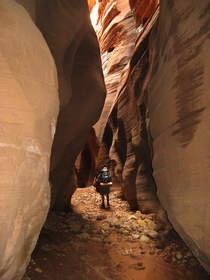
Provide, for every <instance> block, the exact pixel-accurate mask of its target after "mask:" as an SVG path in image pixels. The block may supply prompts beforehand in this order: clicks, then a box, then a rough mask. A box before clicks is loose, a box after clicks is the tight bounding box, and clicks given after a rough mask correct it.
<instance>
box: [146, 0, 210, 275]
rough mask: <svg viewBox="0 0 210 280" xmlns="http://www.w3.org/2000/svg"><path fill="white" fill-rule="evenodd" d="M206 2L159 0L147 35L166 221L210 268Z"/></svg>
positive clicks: (157, 174) (155, 162) (152, 127)
mask: <svg viewBox="0 0 210 280" xmlns="http://www.w3.org/2000/svg"><path fill="white" fill-rule="evenodd" d="M209 23H210V9H209V1H202V2H200V3H199V5H197V4H196V3H194V2H193V1H166V0H165V1H162V2H161V9H160V18H159V22H158V25H156V26H155V28H154V29H153V31H152V34H151V37H150V43H149V44H150V61H151V66H152V67H151V69H152V70H151V75H150V77H151V78H150V81H149V83H148V112H149V131H150V133H151V139H152V146H153V159H152V166H153V169H154V172H153V175H154V178H155V182H156V184H157V190H158V196H159V198H160V200H161V203H162V205H163V206H164V208H165V209H167V213H168V215H169V219H170V221H171V222H172V223H173V225H174V227H175V229H176V230H177V231H178V232H179V233H180V234H181V236H182V237H183V238H184V240H185V241H186V242H187V244H188V245H189V246H190V247H191V248H192V249H193V252H194V254H195V255H196V256H197V257H198V258H199V260H200V261H201V263H202V264H203V265H204V266H205V268H206V269H207V270H208V271H210V254H209V253H210V238H209V236H210V222H209V221H210V203H209V202H210V183H209V182H210V173H209V166H210V160H209V131H210V108H209V106H210V98H209V96H210V87H209V81H210V64H209V53H210V24H209Z"/></svg>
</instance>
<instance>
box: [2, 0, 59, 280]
mask: <svg viewBox="0 0 210 280" xmlns="http://www.w3.org/2000/svg"><path fill="white" fill-rule="evenodd" d="M0 18H1V20H0V33H1V38H0V80H1V82H0V94H1V105H0V112H1V113H0V163H1V169H0V178H1V180H0V224H1V230H0V279H1V280H19V279H21V278H22V275H23V274H24V271H25V268H26V265H27V264H28V262H29V260H30V255H31V253H32V250H33V249H34V246H35V244H36V241H37V238H38V236H39V232H40V230H41V227H42V225H43V223H44V221H45V218H46V215H47V212H48V209H49V204H50V188H49V183H48V176H49V163H50V151H51V145H52V140H53V130H54V127H55V122H56V118H57V111H58V85H57V73H56V69H55V64H54V61H53V59H52V56H51V54H50V51H49V49H48V47H47V44H46V43H45V41H44V38H43V37H42V35H41V33H40V32H39V31H38V29H37V28H36V27H35V25H34V24H33V22H32V20H31V18H30V17H29V15H28V14H27V13H26V11H25V10H24V9H23V8H22V7H21V6H20V5H17V4H16V3H15V2H14V1H12V0H1V1H0Z"/></svg>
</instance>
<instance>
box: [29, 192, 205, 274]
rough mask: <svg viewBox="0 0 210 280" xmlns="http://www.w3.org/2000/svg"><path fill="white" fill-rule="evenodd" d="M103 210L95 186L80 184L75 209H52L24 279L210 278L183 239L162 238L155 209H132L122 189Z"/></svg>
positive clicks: (74, 202) (174, 236)
mask: <svg viewBox="0 0 210 280" xmlns="http://www.w3.org/2000/svg"><path fill="white" fill-rule="evenodd" d="M110 198H111V208H110V209H109V210H108V209H107V210H101V209H100V208H99V205H100V197H99V195H98V194H96V193H95V191H94V187H89V188H85V189H78V190H77V191H76V193H75V194H74V196H73V200H72V204H73V210H74V212H73V213H69V214H65V213H59V214H57V215H56V214H54V213H52V214H51V215H50V216H49V218H48V221H47V223H46V225H45V228H44V229H43V231H42V233H41V235H40V239H39V242H38V244H37V247H36V249H35V250H34V253H33V256H32V260H31V262H30V265H29V267H28V270H27V273H26V275H25V276H24V280H140V279H141V280H177V279H179V280H209V279H210V277H209V276H208V275H207V274H206V273H205V272H204V271H203V269H202V268H201V267H200V265H199V264H198V262H197V261H196V259H195V258H194V257H193V256H192V254H191V252H190V251H189V249H188V248H187V247H186V246H185V244H184V243H183V242H182V240H181V239H180V238H179V237H178V236H177V235H176V234H172V235H171V236H170V237H169V238H168V240H167V242H165V243H164V246H160V243H159V242H158V240H159V236H158V232H157V231H156V224H155V219H154V218H155V217H154V214H149V215H143V214H142V213H140V211H137V212H131V211H129V210H128V205H127V203H126V202H125V201H121V200H120V198H119V191H117V190H114V191H113V192H112V193H111V195H110Z"/></svg>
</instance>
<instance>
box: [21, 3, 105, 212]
mask: <svg viewBox="0 0 210 280" xmlns="http://www.w3.org/2000/svg"><path fill="white" fill-rule="evenodd" d="M18 1H19V2H21V3H22V4H23V5H24V6H25V7H26V8H27V9H28V10H29V11H30V12H31V13H32V15H34V14H35V16H34V18H35V22H36V24H37V26H38V27H39V29H40V30H41V32H42V33H43V35H44V37H45V39H46V41H47V44H48V46H49V48H50V50H51V52H52V55H53V57H54V59H55V63H56V67H57V71H58V82H59V99H60V110H59V116H58V122H57V127H56V132H55V138H54V142H53V147H52V154H51V167H50V170H51V172H50V182H51V185H52V191H53V192H52V194H53V196H52V207H53V208H54V209H55V210H64V209H66V210H68V207H69V206H68V205H69V202H70V199H71V196H72V194H73V192H74V190H75V185H74V184H72V180H71V177H72V175H71V174H73V173H74V171H73V170H72V168H73V165H74V162H75V159H76V157H77V155H78V154H79V152H80V150H81V149H82V147H83V146H84V145H85V142H86V139H87V138H88V135H89V132H90V129H91V127H92V125H94V124H95V122H96V121H97V120H98V118H99V115H100V113H101V110H102V107H103V103H104V98H105V92H106V90H105V85H104V78H103V73H102V69H101V58H100V54H99V47H98V41H97V38H96V35H95V31H94V29H93V27H92V25H91V22H90V17H89V11H88V5H87V3H86V1H83V0H73V1H68V0H65V1H60V0H43V1H42V0H31V1H29V2H30V3H31V4H29V2H27V1H24V0H18ZM34 10H35V12H34ZM73 177H74V176H73Z"/></svg>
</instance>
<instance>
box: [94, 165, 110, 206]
mask: <svg viewBox="0 0 210 280" xmlns="http://www.w3.org/2000/svg"><path fill="white" fill-rule="evenodd" d="M94 186H95V187H96V191H97V192H98V193H100V195H101V199H102V203H101V208H103V209H104V208H105V199H104V196H106V200H107V207H109V206H110V204H109V193H110V187H111V186H112V177H111V175H110V173H109V170H108V168H107V167H106V166H104V167H103V168H102V169H101V171H100V172H99V174H98V176H96V179H95V183H94Z"/></svg>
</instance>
